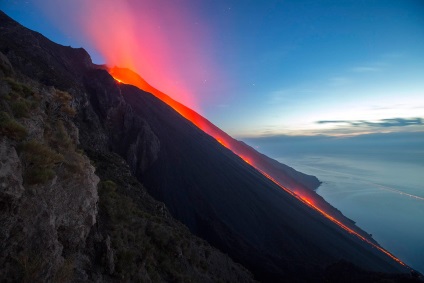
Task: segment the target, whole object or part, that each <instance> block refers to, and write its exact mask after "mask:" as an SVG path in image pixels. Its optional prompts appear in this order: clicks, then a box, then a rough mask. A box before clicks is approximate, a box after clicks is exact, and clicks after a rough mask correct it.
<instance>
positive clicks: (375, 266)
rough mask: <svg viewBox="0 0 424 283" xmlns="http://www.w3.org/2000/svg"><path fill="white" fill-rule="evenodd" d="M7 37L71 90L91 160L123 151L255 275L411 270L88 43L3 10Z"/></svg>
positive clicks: (10, 49) (29, 70) (29, 63)
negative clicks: (120, 79) (106, 65)
mask: <svg viewBox="0 0 424 283" xmlns="http://www.w3.org/2000/svg"><path fill="white" fill-rule="evenodd" d="M0 35H1V38H2V39H1V40H0V52H2V53H4V54H5V55H6V56H7V58H8V60H9V61H10V62H11V63H12V65H13V68H15V70H17V71H18V72H20V73H22V74H24V75H26V76H28V77H29V78H31V79H32V80H35V81H39V82H41V83H43V84H45V85H47V86H54V87H55V88H58V89H60V90H63V91H67V92H68V93H69V94H71V95H72V102H71V104H72V106H73V107H75V109H76V116H75V117H74V118H73V122H74V123H75V124H76V125H77V127H78V130H79V132H78V137H79V142H80V143H81V144H80V146H81V148H83V149H84V150H85V151H86V152H87V154H88V156H89V157H90V158H91V159H94V160H101V159H102V158H99V157H98V156H105V155H107V154H110V153H113V152H114V153H117V154H119V155H120V156H121V157H122V158H123V159H124V160H125V161H126V162H127V163H128V165H129V167H128V168H129V169H130V170H131V172H132V174H134V175H135V176H136V177H137V178H138V180H139V181H141V182H142V183H143V184H144V185H145V186H146V189H147V190H148V192H149V193H150V194H152V195H153V196H154V197H155V198H157V199H158V200H160V201H163V202H164V203H165V204H166V206H167V208H168V209H169V211H170V212H171V214H172V215H173V216H174V217H175V218H177V219H178V220H180V221H181V222H182V223H184V224H185V225H187V227H188V228H189V229H190V231H191V232H193V233H194V234H196V235H199V236H200V237H202V238H204V239H206V240H207V241H208V242H210V243H211V244H212V245H214V246H215V247H218V248H219V249H221V250H222V251H224V252H225V253H228V254H229V255H230V256H231V257H232V258H233V259H234V260H235V261H236V262H240V263H242V264H243V265H244V266H246V267H247V268H249V269H250V270H251V271H252V272H253V273H254V275H255V277H256V278H257V279H259V280H262V281H269V282H278V281H288V282H321V281H323V280H327V281H329V279H328V278H327V279H325V278H326V277H325V276H326V274H327V273H326V270H328V268H330V267H332V268H333V269H332V270H333V271H334V266H337V262H339V261H340V260H345V261H348V262H352V263H354V264H356V265H357V266H359V267H361V268H363V269H365V270H369V271H379V272H389V273H395V272H398V273H399V272H403V273H407V272H409V270H408V269H407V268H405V267H404V266H402V265H400V264H399V263H397V262H395V261H394V260H392V259H391V258H390V257H388V256H386V255H385V254H383V253H381V252H380V251H379V250H377V249H375V248H373V247H372V246H370V245H369V244H367V243H365V242H363V241H361V240H360V239H359V238H357V237H356V236H354V235H351V234H349V233H347V232H346V231H345V230H343V229H341V228H340V227H339V226H337V225H335V224H334V223H333V222H331V221H329V220H328V219H327V218H325V217H323V216H322V215H321V214H320V213H318V212H317V211H315V210H313V209H311V208H310V207H308V206H305V205H304V204H302V203H300V202H299V201H298V200H297V199H295V198H293V196H291V195H290V194H287V193H285V192H284V191H282V190H281V189H280V188H279V187H278V186H277V185H276V184H275V183H273V182H272V181H270V180H269V179H267V178H266V177H264V176H263V175H262V174H261V173H259V172H258V171H257V170H255V169H254V168H253V167H252V166H250V165H248V164H247V163H246V162H244V161H243V160H242V159H241V158H240V157H238V156H237V155H235V154H233V153H232V152H231V151H230V150H228V149H227V148H225V147H223V146H222V145H221V144H220V143H218V142H217V141H216V140H215V139H214V138H212V137H211V136H209V135H207V134H205V133H204V132H202V131H201V130H199V129H198V128H197V127H196V126H195V125H193V124H192V123H191V122H189V121H188V120H186V119H184V118H183V117H181V115H179V114H178V113H177V112H175V111H174V110H173V109H172V108H170V107H169V106H168V105H166V104H164V103H163V102H162V101H160V100H159V99H157V98H156V97H154V96H152V95H151V94H149V93H146V92H144V91H142V90H140V89H138V88H136V87H134V86H130V85H125V84H118V83H117V82H116V81H115V80H114V79H113V78H112V77H111V76H110V75H109V74H108V73H107V72H106V71H105V70H102V69H99V68H98V66H95V65H93V64H91V60H90V57H89V56H88V54H87V53H86V52H85V51H83V50H82V49H77V50H75V49H72V48H69V47H62V46H59V45H57V44H54V43H52V42H50V41H49V40H47V39H46V38H44V37H42V36H41V35H39V34H37V33H34V32H32V31H29V30H27V29H25V28H23V27H21V26H20V25H19V24H17V23H15V22H14V21H13V20H11V19H10V18H8V17H7V16H6V15H4V14H0ZM96 156H97V157H96ZM100 163H101V162H100ZM101 164H103V166H106V167H107V164H105V163H101ZM127 189H128V188H127ZM123 191H124V192H125V188H123ZM134 194H135V195H138V194H137V192H133V193H126V195H128V196H129V197H134ZM138 196H139V195H138ZM336 270H337V268H336ZM350 270H354V269H350ZM109 271H110V270H109ZM352 272H353V271H352ZM240 274H242V271H240ZM336 274H337V272H336ZM338 275H339V274H338ZM382 276H383V275H382ZM377 277H378V276H377ZM246 278H247V277H246ZM389 278H391V277H390V276H389ZM246 280H247V279H246Z"/></svg>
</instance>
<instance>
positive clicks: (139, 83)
mask: <svg viewBox="0 0 424 283" xmlns="http://www.w3.org/2000/svg"><path fill="white" fill-rule="evenodd" d="M108 72H109V73H110V75H111V76H112V77H113V78H114V79H115V80H116V81H117V82H119V83H126V84H130V85H134V86H136V87H138V88H140V89H142V90H144V91H146V92H149V93H151V94H153V95H154V96H156V97H157V98H159V99H160V100H162V101H163V102H165V103H166V104H168V105H169V106H170V107H172V108H173V109H174V110H175V111H177V112H178V113H179V114H180V115H181V116H183V117H184V118H186V119H187V120H189V121H191V122H192V123H193V124H194V125H196V126H197V127H198V128H199V129H200V130H202V131H203V132H205V133H207V134H209V135H210V136H212V137H213V138H214V139H215V140H216V141H217V142H218V143H220V144H221V145H222V146H224V147H226V148H228V149H229V150H231V151H232V152H233V153H234V154H236V155H237V156H239V157H240V158H241V159H242V160H243V161H244V162H246V163H247V164H249V165H250V166H252V167H253V168H255V169H256V170H257V171H258V172H259V173H261V174H262V175H263V176H265V177H266V178H268V179H269V180H270V181H272V182H273V183H274V184H276V185H277V186H278V187H280V188H281V189H282V190H283V191H285V192H287V193H288V194H289V195H291V196H292V197H294V198H295V199H297V200H298V201H300V202H301V203H303V204H305V205H306V206H308V207H310V208H311V209H313V210H315V211H317V212H318V213H320V214H321V215H322V216H324V217H325V218H326V219H328V220H330V221H331V222H333V223H334V224H336V225H337V226H338V227H340V228H341V229H343V230H345V231H346V232H348V233H349V234H351V235H354V236H356V237H357V238H358V239H360V240H361V241H363V242H365V243H367V244H369V245H371V247H373V248H375V249H377V250H379V251H380V252H382V253H384V254H385V255H387V256H388V257H390V258H391V259H392V260H394V261H396V262H397V263H399V264H401V265H402V266H405V267H407V268H409V267H408V266H407V265H406V264H405V263H403V262H402V261H401V260H400V259H398V258H397V257H395V256H394V255H392V254H391V253H390V252H388V251H387V250H385V249H383V248H382V247H380V246H379V245H378V244H376V243H373V242H372V241H371V240H370V239H367V238H366V237H365V236H363V235H361V234H360V233H359V232H357V231H355V230H354V229H353V228H351V227H349V226H348V225H346V224H344V223H343V222H342V221H340V220H338V219H337V218H336V217H335V216H332V215H331V214H330V213H328V212H326V211H325V210H324V208H323V207H324V206H323V205H322V204H321V205H320V203H319V201H318V200H317V201H315V199H313V197H312V195H311V194H310V192H308V191H307V190H303V191H302V190H300V189H299V188H296V189H289V188H288V187H287V186H284V185H282V184H281V183H280V182H279V181H278V180H277V179H276V178H275V177H274V176H272V173H271V172H266V171H264V170H263V169H261V168H260V166H259V165H258V163H259V162H260V161H259V159H257V158H255V156H253V155H252V156H250V155H248V154H247V153H246V150H245V149H244V148H240V143H239V142H238V141H236V140H234V139H233V138H232V137H230V136H229V135H228V134H226V133H225V132H223V131H222V130H220V129H219V128H218V127H216V126H215V125H213V124H212V123H211V122H209V121H208V120H207V119H205V118H204V117H202V116H201V115H199V114H198V113H196V112H195V111H193V110H191V109H190V108H188V107H186V106H185V105H183V104H181V103H179V102H177V101H175V100H173V99H172V98H170V97H169V96H168V95H166V94H164V93H163V92H161V91H159V90H157V89H155V88H154V87H152V86H150V85H149V84H148V83H147V82H146V81H145V80H143V79H142V78H141V77H140V76H139V75H137V74H136V73H134V72H132V71H131V70H128V69H123V68H117V67H113V68H109V69H108ZM320 206H322V207H320Z"/></svg>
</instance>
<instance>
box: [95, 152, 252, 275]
mask: <svg viewBox="0 0 424 283" xmlns="http://www.w3.org/2000/svg"><path fill="white" fill-rule="evenodd" d="M88 155H89V156H90V158H91V159H93V160H95V163H96V165H97V170H96V174H97V175H98V176H99V177H100V178H101V179H102V181H101V182H100V183H99V185H98V188H99V190H98V192H99V198H100V199H99V216H100V218H101V219H104V220H105V221H104V222H103V223H104V227H103V228H102V229H104V233H105V234H107V235H109V236H110V240H111V247H112V249H113V250H114V267H115V269H114V273H113V276H114V277H116V278H119V279H120V280H124V281H130V282H149V281H150V280H151V281H152V282H226V280H227V279H228V278H237V274H243V272H245V275H246V278H244V279H240V278H238V279H235V280H234V281H246V282H247V281H250V280H251V278H250V277H249V275H248V274H249V273H248V272H247V271H246V270H244V268H243V267H241V266H239V265H237V264H235V263H231V264H232V266H233V268H236V269H237V271H236V270H235V269H234V270H233V272H234V274H231V271H230V270H228V264H227V263H226V260H227V259H226V256H224V255H223V254H221V253H219V252H217V251H216V250H215V249H213V248H212V247H211V246H209V245H208V244H207V243H206V242H205V241H204V240H202V239H200V238H197V237H195V236H193V235H192V234H190V232H189V230H188V229H187V228H186V227H185V226H183V225H182V224H180V223H178V222H176V221H175V220H174V219H172V217H171V216H170V215H169V213H168V212H167V210H166V208H165V207H164V205H163V204H161V203H158V202H156V201H155V200H153V199H152V198H151V197H150V196H148V195H146V193H145V189H144V188H143V186H142V185H141V184H140V183H139V182H138V181H137V180H136V179H135V178H134V177H132V175H131V173H130V171H129V168H128V167H127V166H126V165H124V164H125V163H123V162H122V159H121V158H120V157H119V156H116V155H114V154H110V155H107V156H100V155H97V154H96V153H93V152H88ZM141 195H143V197H140V196H141ZM235 274H236V275H235ZM232 276H235V277H232Z"/></svg>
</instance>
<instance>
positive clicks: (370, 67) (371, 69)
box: [351, 66, 382, 73]
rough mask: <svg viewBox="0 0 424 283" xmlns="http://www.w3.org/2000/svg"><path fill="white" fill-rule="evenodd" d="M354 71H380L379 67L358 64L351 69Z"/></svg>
mask: <svg viewBox="0 0 424 283" xmlns="http://www.w3.org/2000/svg"><path fill="white" fill-rule="evenodd" d="M351 71H352V72H355V73H374V72H380V71H382V68H381V67H372V66H359V67H354V68H352V69H351Z"/></svg>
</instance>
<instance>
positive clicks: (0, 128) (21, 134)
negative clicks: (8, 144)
mask: <svg viewBox="0 0 424 283" xmlns="http://www.w3.org/2000/svg"><path fill="white" fill-rule="evenodd" d="M0 135H2V136H6V137H8V138H10V139H12V140H15V141H20V140H22V139H24V138H25V137H26V135H27V130H26V129H25V127H24V126H22V124H20V123H19V122H17V121H16V120H15V119H13V118H11V117H10V116H9V114H7V113H6V112H4V111H1V112H0Z"/></svg>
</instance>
